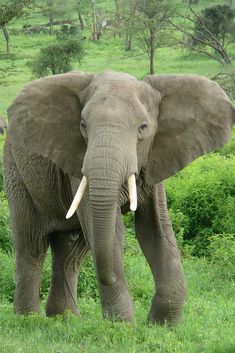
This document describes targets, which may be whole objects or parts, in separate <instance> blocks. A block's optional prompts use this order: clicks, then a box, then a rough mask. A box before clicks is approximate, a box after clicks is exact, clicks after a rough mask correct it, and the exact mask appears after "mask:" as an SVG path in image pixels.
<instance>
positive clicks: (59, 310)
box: [46, 298, 80, 316]
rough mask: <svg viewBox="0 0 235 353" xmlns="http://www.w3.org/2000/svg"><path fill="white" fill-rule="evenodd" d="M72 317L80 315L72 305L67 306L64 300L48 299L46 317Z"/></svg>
mask: <svg viewBox="0 0 235 353" xmlns="http://www.w3.org/2000/svg"><path fill="white" fill-rule="evenodd" d="M68 312H69V313H72V314H74V315H80V312H79V310H78V308H77V306H75V305H74V304H70V305H69V304H68V302H67V301H66V300H55V298H49V299H48V301H47V304H46V315H47V316H56V315H65V314H67V313H68Z"/></svg>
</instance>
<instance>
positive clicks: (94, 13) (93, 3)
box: [91, 0, 98, 41]
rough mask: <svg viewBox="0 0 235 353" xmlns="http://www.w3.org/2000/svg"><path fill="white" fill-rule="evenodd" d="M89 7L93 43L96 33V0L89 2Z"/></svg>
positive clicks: (96, 38)
mask: <svg viewBox="0 0 235 353" xmlns="http://www.w3.org/2000/svg"><path fill="white" fill-rule="evenodd" d="M91 7H92V38H93V40H94V41H97V40H98V31H97V13H96V0H92V1H91Z"/></svg>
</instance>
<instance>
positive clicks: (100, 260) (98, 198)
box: [89, 179, 120, 285]
mask: <svg viewBox="0 0 235 353" xmlns="http://www.w3.org/2000/svg"><path fill="white" fill-rule="evenodd" d="M97 185H99V186H97ZM119 189H120V185H119V184H118V183H115V184H114V183H110V182H107V180H106V181H104V182H102V183H101V181H100V180H99V179H90V180H89V200H90V208H91V219H92V234H93V237H92V242H93V244H92V247H93V249H92V250H93V254H94V258H95V264H96V271H97V276H98V279H99V281H100V282H101V283H102V284H104V285H108V284H113V283H115V281H116V277H115V274H114V269H113V254H114V236H115V224H116V211H117V207H118V203H117V202H118V195H119Z"/></svg>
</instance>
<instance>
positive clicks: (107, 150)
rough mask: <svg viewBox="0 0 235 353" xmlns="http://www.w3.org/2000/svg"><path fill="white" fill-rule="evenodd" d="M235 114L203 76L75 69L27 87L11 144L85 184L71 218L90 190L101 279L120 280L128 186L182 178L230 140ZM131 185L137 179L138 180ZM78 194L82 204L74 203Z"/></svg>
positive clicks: (16, 105) (15, 108)
mask: <svg viewBox="0 0 235 353" xmlns="http://www.w3.org/2000/svg"><path fill="white" fill-rule="evenodd" d="M234 122H235V110H234V108H233V106H232V104H231V103H230V101H229V99H228V97H227V96H226V94H225V93H224V92H223V90H222V89H221V88H220V87H219V86H218V85H217V84H216V83H214V82H212V81H210V80H208V79H206V78H203V77H199V76H187V75H160V76H156V75H153V76H146V77H145V78H144V80H142V81H139V80H137V79H135V78H134V77H132V76H130V75H127V74H124V73H115V72H104V73H101V74H99V75H93V74H86V73H81V72H71V73H67V74H61V75H55V76H52V77H46V78H42V79H39V80H36V81H34V82H32V83H30V84H29V85H27V86H26V87H25V88H24V89H23V91H22V92H21V93H20V95H19V96H18V97H17V98H16V100H15V101H14V102H13V104H12V106H11V107H10V108H9V136H10V139H11V140H12V143H14V144H16V145H21V146H24V147H25V148H26V149H28V150H30V151H32V152H35V153H37V154H40V155H42V156H44V157H47V158H48V159H50V160H52V161H53V162H54V163H55V165H57V166H58V167H59V168H60V169H62V170H63V171H64V172H66V173H68V174H69V175H71V176H74V177H77V178H79V179H82V183H81V187H80V188H79V190H78V192H77V196H75V199H74V201H73V204H72V208H71V209H70V211H69V213H68V214H67V217H70V216H71V215H72V214H73V212H75V210H76V207H77V206H78V203H79V200H80V199H81V197H82V194H81V192H80V191H81V189H83V191H84V189H85V188H86V187H87V188H88V195H89V196H88V199H89V204H90V210H91V217H92V239H93V247H94V249H93V251H94V256H95V261H96V268H97V274H98V277H99V279H100V281H101V283H103V284H111V283H114V282H115V276H114V273H113V263H112V253H113V235H114V232H115V221H116V210H117V209H118V207H119V203H120V201H119V200H120V192H121V189H122V186H123V185H125V184H126V183H127V181H128V183H129V190H130V205H131V209H132V210H135V208H136V206H137V204H136V196H135V195H136V191H135V189H136V185H135V177H139V176H140V175H141V179H142V180H143V182H144V183H146V184H147V185H153V184H156V183H158V182H160V181H162V180H164V179H166V178H168V177H170V176H171V175H173V174H175V173H177V172H178V171H179V170H180V169H182V168H184V167H185V166H186V165H187V164H188V163H190V162H191V161H193V160H194V159H195V158H197V157H198V156H200V155H202V154H205V153H207V152H210V151H212V150H214V149H216V148H218V147H220V146H221V145H223V144H224V143H226V142H227V141H228V139H229V136H230V133H231V126H232V124H233V123H234ZM133 180H134V182H133ZM77 197H78V199H79V200H78V199H77Z"/></svg>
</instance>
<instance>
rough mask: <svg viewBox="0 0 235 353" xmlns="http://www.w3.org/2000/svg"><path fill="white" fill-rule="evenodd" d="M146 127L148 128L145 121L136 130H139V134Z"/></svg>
mask: <svg viewBox="0 0 235 353" xmlns="http://www.w3.org/2000/svg"><path fill="white" fill-rule="evenodd" d="M147 128H148V124H147V123H143V124H141V125H140V127H139V128H138V131H139V133H140V134H142V133H143V132H144V131H145V130H146V129H147Z"/></svg>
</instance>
